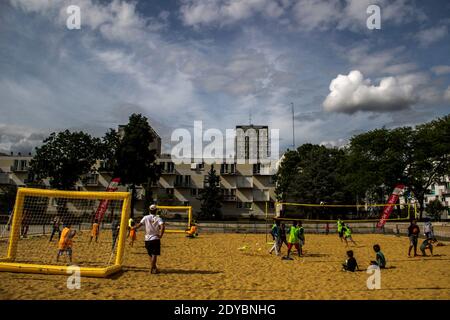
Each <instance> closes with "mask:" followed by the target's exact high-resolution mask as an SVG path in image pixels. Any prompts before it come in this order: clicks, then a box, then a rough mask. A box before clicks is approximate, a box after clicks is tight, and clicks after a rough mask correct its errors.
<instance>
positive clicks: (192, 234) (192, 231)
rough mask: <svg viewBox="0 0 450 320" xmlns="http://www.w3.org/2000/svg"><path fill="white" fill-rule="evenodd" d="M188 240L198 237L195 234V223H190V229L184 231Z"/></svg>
mask: <svg viewBox="0 0 450 320" xmlns="http://www.w3.org/2000/svg"><path fill="white" fill-rule="evenodd" d="M186 233H187V236H186V237H188V238H195V237H197V236H198V233H197V226H196V225H195V223H191V228H190V229H189V230H187V231H186Z"/></svg>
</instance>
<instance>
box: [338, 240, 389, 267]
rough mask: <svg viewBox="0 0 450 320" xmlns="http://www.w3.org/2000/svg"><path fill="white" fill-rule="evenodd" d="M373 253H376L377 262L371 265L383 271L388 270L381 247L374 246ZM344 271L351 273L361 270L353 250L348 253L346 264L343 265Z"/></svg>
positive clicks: (374, 261) (373, 261) (372, 262)
mask: <svg viewBox="0 0 450 320" xmlns="http://www.w3.org/2000/svg"><path fill="white" fill-rule="evenodd" d="M373 251H375V260H372V261H371V262H370V264H371V265H375V266H378V267H380V268H381V269H384V268H386V258H385V257H384V254H383V252H381V248H380V245H378V244H376V245H374V246H373ZM342 270H343V271H351V272H354V271H356V270H359V267H358V262H356V259H355V257H354V253H353V250H348V251H347V260H345V262H344V263H343V264H342Z"/></svg>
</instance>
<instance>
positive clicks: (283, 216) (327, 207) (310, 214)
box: [274, 202, 416, 222]
mask: <svg viewBox="0 0 450 320" xmlns="http://www.w3.org/2000/svg"><path fill="white" fill-rule="evenodd" d="M386 206H392V207H393V208H392V213H391V214H390V217H389V219H387V221H406V220H409V219H410V217H411V216H414V215H415V212H416V206H415V204H413V203H403V204H359V205H347V204H326V203H324V204H306V203H285V202H283V203H282V202H277V203H276V204H275V213H274V217H276V218H278V219H280V220H302V221H305V222H308V221H311V222H332V221H336V220H337V219H338V218H341V219H344V220H349V221H354V222H377V221H379V220H380V218H381V215H382V212H383V209H384V208H385V207H386Z"/></svg>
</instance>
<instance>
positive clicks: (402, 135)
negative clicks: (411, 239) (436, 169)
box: [343, 127, 413, 203]
mask: <svg viewBox="0 0 450 320" xmlns="http://www.w3.org/2000/svg"><path fill="white" fill-rule="evenodd" d="M412 138H413V131H412V128H410V127H403V128H397V129H394V130H388V129H386V128H382V129H376V130H373V131H369V132H366V133H363V134H359V135H356V136H354V137H353V138H352V139H351V140H350V146H349V149H348V155H347V161H346V164H345V169H344V170H343V171H344V172H345V174H344V177H343V179H344V185H345V186H346V189H347V190H349V191H350V192H351V194H352V195H353V197H354V198H358V199H364V198H367V197H369V198H373V200H374V201H376V202H382V203H384V201H385V199H384V197H383V196H384V195H387V194H390V192H392V190H393V189H394V187H395V185H396V184H398V183H405V182H406V180H407V179H406V172H405V168H406V166H407V164H408V163H409V162H410V157H411V145H412Z"/></svg>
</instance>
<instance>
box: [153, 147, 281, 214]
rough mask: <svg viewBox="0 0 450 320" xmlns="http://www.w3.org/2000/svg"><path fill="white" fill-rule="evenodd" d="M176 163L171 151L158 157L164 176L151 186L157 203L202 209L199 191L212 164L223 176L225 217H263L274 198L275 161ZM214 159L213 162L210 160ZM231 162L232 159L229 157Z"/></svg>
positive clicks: (270, 207) (271, 206)
mask: <svg viewBox="0 0 450 320" xmlns="http://www.w3.org/2000/svg"><path fill="white" fill-rule="evenodd" d="M206 162H207V163H205V162H201V163H195V162H192V163H190V164H189V163H186V164H175V163H174V162H172V160H171V158H170V155H162V156H161V157H160V158H159V159H158V163H159V164H160V166H161V177H160V179H159V181H158V183H157V185H154V186H153V188H152V193H153V195H154V199H155V201H156V202H157V203H161V204H165V205H171V204H173V205H191V206H192V207H193V210H194V212H196V211H199V210H200V204H201V203H200V200H199V199H198V198H199V194H200V190H202V189H203V188H204V186H205V179H206V178H207V175H208V172H209V171H210V169H211V167H214V169H215V170H216V175H218V176H219V177H220V185H219V187H220V189H221V191H222V214H223V215H224V216H226V217H263V216H264V215H265V212H266V205H267V207H268V209H271V210H272V209H273V204H274V202H275V192H274V190H275V183H274V181H273V175H274V174H275V161H273V162H270V163H264V164H262V163H256V164H248V163H247V164H240V163H237V162H235V163H225V161H223V160H222V159H215V160H214V161H206ZM211 162H214V163H213V164H208V163H211ZM227 162H229V161H227Z"/></svg>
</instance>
